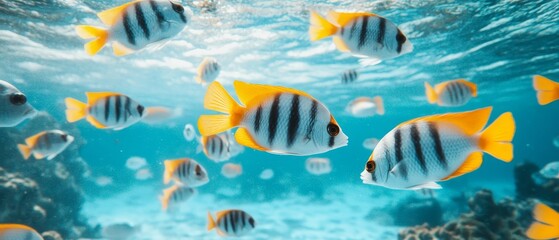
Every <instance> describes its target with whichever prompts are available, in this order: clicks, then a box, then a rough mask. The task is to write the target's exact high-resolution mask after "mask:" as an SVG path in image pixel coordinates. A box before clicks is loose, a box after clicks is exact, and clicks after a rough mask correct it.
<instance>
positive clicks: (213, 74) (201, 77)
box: [196, 57, 221, 84]
mask: <svg viewBox="0 0 559 240" xmlns="http://www.w3.org/2000/svg"><path fill="white" fill-rule="evenodd" d="M219 72H221V66H220V65H219V63H218V62H217V60H215V58H211V57H206V58H204V60H202V63H200V66H198V71H197V74H196V82H197V83H198V84H206V83H209V82H213V81H214V80H215V79H216V78H217V77H218V76H219Z"/></svg>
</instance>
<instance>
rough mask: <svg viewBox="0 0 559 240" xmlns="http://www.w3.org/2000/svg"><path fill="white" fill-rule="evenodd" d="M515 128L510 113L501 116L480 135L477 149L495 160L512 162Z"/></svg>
mask: <svg viewBox="0 0 559 240" xmlns="http://www.w3.org/2000/svg"><path fill="white" fill-rule="evenodd" d="M515 131H516V126H515V123H514V118H513V116H512V113H510V112H506V113H503V114H501V116H499V117H498V118H497V119H496V120H495V121H494V122H493V123H492V124H491V125H489V127H487V128H486V129H485V130H483V132H481V134H480V141H479V148H480V149H481V150H483V151H484V152H486V153H489V154H490V155H492V156H493V157H495V158H498V159H500V160H502V161H505V162H510V161H512V158H513V145H512V143H511V141H512V139H513V138H514V133H515Z"/></svg>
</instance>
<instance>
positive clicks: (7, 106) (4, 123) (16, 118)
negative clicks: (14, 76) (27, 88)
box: [0, 80, 37, 127]
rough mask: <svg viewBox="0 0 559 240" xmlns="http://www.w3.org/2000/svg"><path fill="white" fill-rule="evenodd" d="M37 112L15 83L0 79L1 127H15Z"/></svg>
mask: <svg viewBox="0 0 559 240" xmlns="http://www.w3.org/2000/svg"><path fill="white" fill-rule="evenodd" d="M36 114H37V111H36V110H35V108H33V107H32V106H31V104H29V103H28V102H27V97H26V96H25V94H23V93H22V92H21V91H19V90H18V89H17V88H16V87H14V85H12V84H10V83H8V82H6V81H2V80H0V127H14V126H16V125H18V124H19V123H21V122H23V120H25V119H28V118H32V117H34V116H35V115H36Z"/></svg>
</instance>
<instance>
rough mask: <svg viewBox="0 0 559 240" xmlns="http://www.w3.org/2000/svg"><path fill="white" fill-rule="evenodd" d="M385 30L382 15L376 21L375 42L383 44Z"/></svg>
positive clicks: (384, 21) (384, 20)
mask: <svg viewBox="0 0 559 240" xmlns="http://www.w3.org/2000/svg"><path fill="white" fill-rule="evenodd" d="M385 32H386V19H384V18H383V17H381V18H379V22H378V36H377V43H379V44H380V45H381V46H383V45H384V35H385Z"/></svg>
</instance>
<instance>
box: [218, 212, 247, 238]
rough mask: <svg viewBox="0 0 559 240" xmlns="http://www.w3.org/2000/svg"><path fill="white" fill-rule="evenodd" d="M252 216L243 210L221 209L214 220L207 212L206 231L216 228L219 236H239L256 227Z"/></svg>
mask: <svg viewBox="0 0 559 240" xmlns="http://www.w3.org/2000/svg"><path fill="white" fill-rule="evenodd" d="M255 224H256V223H255V221H254V218H252V217H251V216H250V215H249V214H248V213H246V212H245V211H243V210H223V211H220V212H218V213H217V218H216V220H215V221H214V219H213V217H212V215H211V214H210V213H209V212H208V231H210V230H212V229H214V228H215V229H216V230H217V233H218V234H219V235H220V236H223V237H224V236H232V237H240V236H243V235H245V234H247V233H248V232H250V231H251V230H252V229H254V228H255V227H256V225H255Z"/></svg>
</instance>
